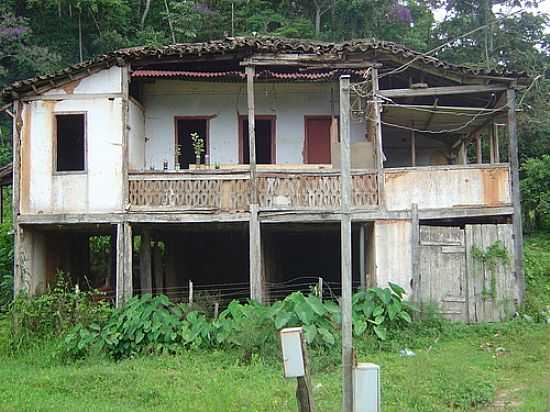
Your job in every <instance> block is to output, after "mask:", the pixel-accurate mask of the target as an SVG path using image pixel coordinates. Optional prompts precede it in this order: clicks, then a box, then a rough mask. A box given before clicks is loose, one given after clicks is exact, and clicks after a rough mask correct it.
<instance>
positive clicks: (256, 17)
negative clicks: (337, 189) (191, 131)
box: [0, 0, 550, 261]
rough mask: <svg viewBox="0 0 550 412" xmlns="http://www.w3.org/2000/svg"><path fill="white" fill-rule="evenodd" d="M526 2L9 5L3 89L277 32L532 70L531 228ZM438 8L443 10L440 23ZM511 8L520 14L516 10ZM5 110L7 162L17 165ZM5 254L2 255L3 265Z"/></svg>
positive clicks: (537, 111) (536, 175)
mask: <svg viewBox="0 0 550 412" xmlns="http://www.w3.org/2000/svg"><path fill="white" fill-rule="evenodd" d="M538 3H539V1H536V0H533V1H523V0H479V1H478V0H475V1H472V0H401V1H397V0H270V1H268V0H208V1H199V0H3V1H2V3H1V4H0V88H2V87H4V86H6V85H7V84H9V83H10V82H12V81H14V80H16V79H22V78H27V77H31V76H33V75H36V74H38V73H44V72H50V71H53V70H56V69H60V68H62V67H64V66H67V65H69V64H73V63H76V62H79V61H82V60H85V59H89V58H92V57H94V56H96V55H98V54H101V53H106V52H108V51H111V50H114V49H118V48H123V47H128V46H135V45H143V44H147V45H161V44H168V43H174V42H187V41H203V40H210V39H219V38H222V37H223V36H224V35H229V36H231V35H235V36H239V35H254V34H258V35H262V34H264V35H265V34H267V35H272V36H285V37H300V38H310V39H319V40H326V41H341V40H348V39H354V38H371V37H375V38H378V39H382V40H390V41H395V42H399V43H402V44H405V45H406V46H409V47H411V48H414V49H416V50H418V51H422V52H427V51H430V50H432V49H434V48H436V47H438V46H440V45H443V44H447V43H448V45H447V46H446V47H443V48H441V49H440V50H438V52H437V53H436V54H435V56H436V57H439V58H442V59H446V60H448V61H451V62H455V63H464V64H468V65H471V66H483V67H506V68H507V69H509V70H517V71H527V72H528V73H529V74H530V76H531V78H532V83H531V85H530V86H529V87H528V88H526V89H524V90H523V91H520V92H519V107H520V109H521V110H522V113H521V115H520V125H519V126H520V127H519V131H520V157H521V162H522V165H523V167H522V191H523V205H524V212H525V218H526V219H525V220H526V223H527V224H526V228H527V229H528V230H533V229H541V228H544V227H548V224H549V222H550V118H549V116H548V113H549V111H550V26H549V21H550V20H549V16H548V15H544V14H541V13H539V12H538V11H537V5H538ZM434 10H439V11H441V10H444V12H445V13H444V14H445V19H444V20H443V21H437V20H436V19H435V17H434ZM510 10H513V12H511V11H510ZM10 129H11V119H10V118H9V117H8V116H7V115H6V114H5V113H4V114H0V165H2V164H5V163H7V162H9V161H10V160H11V141H10V140H11V130H10ZM1 260H2V258H1V257H0V261H1Z"/></svg>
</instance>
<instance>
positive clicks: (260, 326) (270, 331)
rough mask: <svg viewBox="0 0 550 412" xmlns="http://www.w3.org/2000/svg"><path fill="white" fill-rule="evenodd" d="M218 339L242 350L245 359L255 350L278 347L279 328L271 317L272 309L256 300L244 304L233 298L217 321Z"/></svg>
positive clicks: (263, 350) (266, 350) (259, 351)
mask: <svg viewBox="0 0 550 412" xmlns="http://www.w3.org/2000/svg"><path fill="white" fill-rule="evenodd" d="M214 328H215V329H216V341H217V343H218V344H220V345H229V346H233V347H236V348H238V349H240V350H241V351H242V357H243V359H245V360H249V359H251V358H252V355H253V354H255V353H267V352H273V351H269V350H268V349H269V348H273V347H275V344H276V336H277V330H276V329H275V325H274V323H273V320H272V316H271V308H270V307H268V306H263V305H260V304H259V303H257V302H255V301H251V302H249V303H247V304H241V303H239V302H238V301H236V300H234V301H232V302H231V303H230V304H229V305H228V307H227V308H226V309H225V310H224V311H223V312H222V313H220V316H219V318H218V319H216V320H215V321H214Z"/></svg>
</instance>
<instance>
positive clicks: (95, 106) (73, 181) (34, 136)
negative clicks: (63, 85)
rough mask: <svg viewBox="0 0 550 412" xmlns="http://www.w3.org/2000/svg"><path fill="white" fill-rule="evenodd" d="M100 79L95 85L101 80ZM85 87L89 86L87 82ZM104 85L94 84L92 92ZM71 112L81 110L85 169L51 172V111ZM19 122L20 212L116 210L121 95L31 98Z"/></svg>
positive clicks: (118, 204) (119, 200) (119, 190)
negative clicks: (21, 125) (20, 123)
mask: <svg viewBox="0 0 550 412" xmlns="http://www.w3.org/2000/svg"><path fill="white" fill-rule="evenodd" d="M118 70H119V71H120V69H118ZM112 71H113V69H110V70H108V72H109V73H107V74H108V75H109V76H113V73H112ZM95 76H97V75H95ZM101 78H102V77H100V78H99V80H98V81H97V83H101V82H100V80H101ZM86 80H89V79H86ZM94 84H95V82H94ZM87 87H88V89H89V88H91V85H89V86H87ZM104 87H105V86H104V85H98V87H97V88H96V90H98V89H101V88H104ZM77 89H78V87H77ZM119 89H120V85H119ZM105 91H106V90H105ZM75 93H76V91H75ZM72 112H80V113H81V112H85V113H86V168H87V170H86V171H84V172H56V171H55V170H54V156H55V136H54V134H55V114H56V113H72ZM23 121H24V124H23V130H22V144H21V156H22V166H21V213H22V214H39V213H94V212H111V211H119V210H120V209H121V204H122V99H121V98H105V97H101V98H100V97H97V98H90V96H87V97H86V98H84V97H83V98H82V99H78V95H76V94H75V95H73V96H72V98H71V99H67V100H56V101H41V100H36V101H31V102H29V103H27V104H25V110H24V117H23Z"/></svg>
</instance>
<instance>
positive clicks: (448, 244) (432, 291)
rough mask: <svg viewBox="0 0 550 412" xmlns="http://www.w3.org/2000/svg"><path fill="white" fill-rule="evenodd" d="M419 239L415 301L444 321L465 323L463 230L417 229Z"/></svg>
mask: <svg viewBox="0 0 550 412" xmlns="http://www.w3.org/2000/svg"><path fill="white" fill-rule="evenodd" d="M419 240H420V245H419V253H420V267H419V282H418V283H419V285H418V288H419V289H418V290H417V291H416V295H417V296H418V299H419V300H420V302H423V303H428V304H432V305H433V306H434V307H435V308H437V309H438V311H439V313H441V314H442V315H443V316H444V317H446V318H448V319H452V320H462V321H467V320H468V318H467V311H466V254H465V243H464V230H462V229H461V228H459V227H440V226H420V236H419Z"/></svg>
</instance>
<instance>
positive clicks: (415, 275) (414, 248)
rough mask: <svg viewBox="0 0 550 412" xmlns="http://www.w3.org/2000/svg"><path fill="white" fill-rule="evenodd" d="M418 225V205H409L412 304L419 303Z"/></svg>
mask: <svg viewBox="0 0 550 412" xmlns="http://www.w3.org/2000/svg"><path fill="white" fill-rule="evenodd" d="M419 237H420V223H419V220H418V205H417V204H416V203H413V204H412V205H411V258H412V262H411V268H412V273H411V289H412V290H411V295H412V296H411V297H412V299H413V301H414V302H417V303H418V302H419V299H420V253H419V252H420V250H419Z"/></svg>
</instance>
